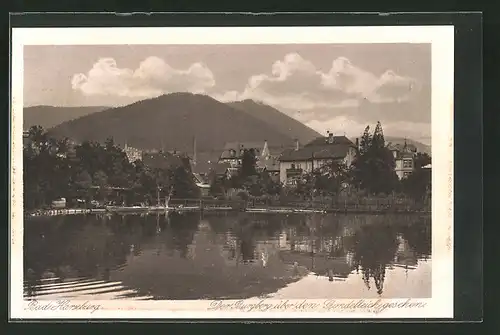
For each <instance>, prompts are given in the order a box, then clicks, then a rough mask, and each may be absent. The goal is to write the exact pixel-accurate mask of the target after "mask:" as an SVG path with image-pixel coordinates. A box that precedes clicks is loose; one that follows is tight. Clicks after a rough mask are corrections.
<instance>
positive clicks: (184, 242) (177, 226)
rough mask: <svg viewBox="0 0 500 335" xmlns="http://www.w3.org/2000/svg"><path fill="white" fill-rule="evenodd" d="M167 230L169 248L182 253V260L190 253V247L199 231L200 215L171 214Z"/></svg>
mask: <svg viewBox="0 0 500 335" xmlns="http://www.w3.org/2000/svg"><path fill="white" fill-rule="evenodd" d="M169 222H170V224H169V227H168V229H167V237H168V240H167V243H166V245H167V248H169V249H171V250H176V251H179V252H180V256H181V257H182V258H186V257H187V255H188V253H189V246H190V245H191V244H192V243H193V238H194V234H195V233H196V231H197V230H198V222H199V215H198V214H196V213H195V214H192V213H185V214H175V213H172V214H169Z"/></svg>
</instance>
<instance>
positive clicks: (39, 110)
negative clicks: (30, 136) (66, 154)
mask: <svg viewBox="0 0 500 335" xmlns="http://www.w3.org/2000/svg"><path fill="white" fill-rule="evenodd" d="M108 108H109V107H106V106H80V107H60V106H49V105H37V106H30V107H24V108H23V129H24V130H27V129H29V128H30V127H31V126H36V125H38V126H42V127H43V128H44V129H50V128H52V127H55V126H57V125H59V124H61V123H64V122H66V121H71V120H74V119H77V118H80V117H82V116H85V115H89V114H93V113H97V112H101V111H103V110H106V109H108Z"/></svg>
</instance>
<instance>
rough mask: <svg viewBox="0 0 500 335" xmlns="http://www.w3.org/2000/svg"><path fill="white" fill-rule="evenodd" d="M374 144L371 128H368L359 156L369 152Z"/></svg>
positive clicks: (364, 134)
mask: <svg viewBox="0 0 500 335" xmlns="http://www.w3.org/2000/svg"><path fill="white" fill-rule="evenodd" d="M371 143H372V136H371V134H370V126H366V128H365V131H364V132H363V136H361V142H360V144H359V154H361V155H364V154H365V153H367V152H368V149H369V148H370V146H371Z"/></svg>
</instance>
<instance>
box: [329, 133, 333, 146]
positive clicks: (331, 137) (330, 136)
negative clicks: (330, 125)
mask: <svg viewBox="0 0 500 335" xmlns="http://www.w3.org/2000/svg"><path fill="white" fill-rule="evenodd" d="M328 143H330V144H332V143H333V133H330V132H328Z"/></svg>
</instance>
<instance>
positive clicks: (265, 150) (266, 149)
mask: <svg viewBox="0 0 500 335" xmlns="http://www.w3.org/2000/svg"><path fill="white" fill-rule="evenodd" d="M261 156H262V157H263V158H265V159H267V158H269V156H271V153H270V152H269V147H268V145H267V141H266V140H264V148H262V153H261Z"/></svg>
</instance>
